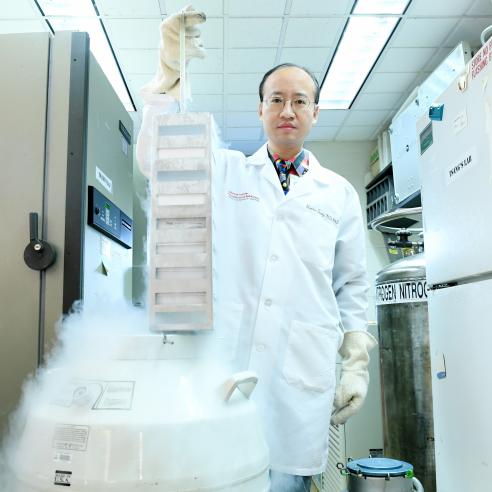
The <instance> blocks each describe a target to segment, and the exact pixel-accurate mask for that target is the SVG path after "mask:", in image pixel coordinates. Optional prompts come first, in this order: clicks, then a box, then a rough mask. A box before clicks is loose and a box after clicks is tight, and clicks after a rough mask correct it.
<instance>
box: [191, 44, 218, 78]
mask: <svg viewBox="0 0 492 492" xmlns="http://www.w3.org/2000/svg"><path fill="white" fill-rule="evenodd" d="M223 71H224V57H223V50H219V49H209V50H207V56H206V57H205V58H203V59H199V58H194V59H193V60H191V61H190V65H189V72H190V73H217V72H220V73H222V72H223Z"/></svg>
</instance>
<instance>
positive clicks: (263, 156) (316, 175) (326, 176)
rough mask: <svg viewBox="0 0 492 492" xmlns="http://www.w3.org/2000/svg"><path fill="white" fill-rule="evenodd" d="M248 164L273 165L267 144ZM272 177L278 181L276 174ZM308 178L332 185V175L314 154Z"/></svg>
mask: <svg viewBox="0 0 492 492" xmlns="http://www.w3.org/2000/svg"><path fill="white" fill-rule="evenodd" d="M246 162H247V164H248V165H252V166H264V165H265V164H267V163H270V164H271V162H272V161H271V160H270V157H269V156H268V150H267V144H264V145H262V146H261V147H260V148H259V149H258V150H257V151H256V152H255V153H254V154H253V155H252V156H250V157H248V158H247V160H246ZM272 169H273V166H272ZM270 174H271V173H269V175H270ZM272 176H275V179H277V180H278V176H277V175H276V173H273V175H272ZM272 176H270V177H272ZM308 176H309V177H311V178H313V179H314V180H316V181H318V182H320V183H322V184H325V185H329V184H330V173H329V172H327V170H326V169H325V168H323V166H322V165H321V164H320V163H319V162H318V159H316V157H315V156H314V155H313V153H312V152H309V171H308V173H307V174H306V176H304V178H306V177H308ZM279 189H280V188H279ZM280 191H281V190H280Z"/></svg>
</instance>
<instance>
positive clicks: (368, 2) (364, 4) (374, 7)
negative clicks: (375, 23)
mask: <svg viewBox="0 0 492 492" xmlns="http://www.w3.org/2000/svg"><path fill="white" fill-rule="evenodd" d="M409 3H410V0H358V2H357V4H356V5H355V7H354V10H353V11H352V14H373V15H377V14H394V15H401V14H403V12H405V9H406V8H407V5H408V4H409Z"/></svg>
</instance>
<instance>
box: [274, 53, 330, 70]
mask: <svg viewBox="0 0 492 492" xmlns="http://www.w3.org/2000/svg"><path fill="white" fill-rule="evenodd" d="M331 52H332V50H331V49H329V48H309V49H306V48H284V49H283V50H282V52H281V54H280V63H296V64H297V65H302V66H303V67H306V68H308V69H309V70H311V71H313V72H321V71H322V70H323V67H324V66H325V63H326V61H327V59H328V58H329V57H330V56H331Z"/></svg>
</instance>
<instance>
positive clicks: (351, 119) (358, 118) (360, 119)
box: [344, 109, 388, 126]
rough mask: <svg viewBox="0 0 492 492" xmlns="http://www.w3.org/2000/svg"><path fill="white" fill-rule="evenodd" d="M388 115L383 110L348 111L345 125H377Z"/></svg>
mask: <svg viewBox="0 0 492 492" xmlns="http://www.w3.org/2000/svg"><path fill="white" fill-rule="evenodd" d="M387 115H388V111H384V110H372V111H366V110H360V111H357V110H354V109H351V110H350V114H349V115H348V116H347V119H346V120H345V122H344V124H345V125H352V126H366V125H379V123H380V122H381V120H382V119H384V118H385V117H386V116H387Z"/></svg>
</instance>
